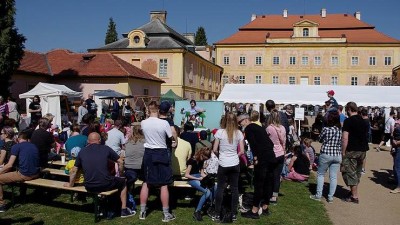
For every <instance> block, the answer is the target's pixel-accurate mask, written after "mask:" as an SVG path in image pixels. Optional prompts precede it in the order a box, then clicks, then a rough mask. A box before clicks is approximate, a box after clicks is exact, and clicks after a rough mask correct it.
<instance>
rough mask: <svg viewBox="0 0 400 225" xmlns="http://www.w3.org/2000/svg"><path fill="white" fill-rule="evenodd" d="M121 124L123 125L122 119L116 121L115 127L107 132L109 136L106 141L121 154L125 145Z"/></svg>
mask: <svg viewBox="0 0 400 225" xmlns="http://www.w3.org/2000/svg"><path fill="white" fill-rule="evenodd" d="M121 126H122V121H121V120H116V121H115V122H114V127H113V129H111V130H109V131H108V132H107V136H108V138H107V141H106V145H107V146H108V147H110V148H112V149H113V150H114V151H115V153H117V154H118V155H119V156H121V153H122V150H123V149H124V145H125V137H124V133H122V132H121V131H120V130H119V129H120V127H121Z"/></svg>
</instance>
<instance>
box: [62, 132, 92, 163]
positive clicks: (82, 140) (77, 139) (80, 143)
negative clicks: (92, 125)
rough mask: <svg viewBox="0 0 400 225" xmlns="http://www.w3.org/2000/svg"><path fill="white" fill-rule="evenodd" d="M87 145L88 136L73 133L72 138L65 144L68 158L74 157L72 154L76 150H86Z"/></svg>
mask: <svg viewBox="0 0 400 225" xmlns="http://www.w3.org/2000/svg"><path fill="white" fill-rule="evenodd" d="M86 144H87V136H86V135H83V134H80V133H79V132H76V131H74V132H72V133H71V136H70V137H69V138H68V140H67V142H65V151H66V152H67V153H68V156H70V157H71V156H72V155H71V152H72V149H74V148H80V149H82V148H84V147H85V146H86Z"/></svg>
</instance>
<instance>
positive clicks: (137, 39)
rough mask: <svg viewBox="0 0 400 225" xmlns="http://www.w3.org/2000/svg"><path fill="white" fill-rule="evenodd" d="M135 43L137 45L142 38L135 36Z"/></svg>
mask: <svg viewBox="0 0 400 225" xmlns="http://www.w3.org/2000/svg"><path fill="white" fill-rule="evenodd" d="M133 41H134V42H135V43H136V44H137V43H139V41H140V37H139V36H135V37H133Z"/></svg>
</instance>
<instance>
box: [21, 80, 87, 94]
mask: <svg viewBox="0 0 400 225" xmlns="http://www.w3.org/2000/svg"><path fill="white" fill-rule="evenodd" d="M35 95H39V96H40V97H49V96H61V95H62V96H67V97H81V96H82V92H76V91H73V90H71V89H69V88H68V87H66V86H65V85H60V84H49V83H42V82H39V83H38V84H37V85H36V86H35V87H34V88H32V90H30V91H28V92H26V93H23V94H20V95H19V98H33V96H35Z"/></svg>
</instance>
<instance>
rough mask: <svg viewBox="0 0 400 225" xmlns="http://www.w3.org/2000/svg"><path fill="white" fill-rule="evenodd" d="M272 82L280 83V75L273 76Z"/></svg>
mask: <svg viewBox="0 0 400 225" xmlns="http://www.w3.org/2000/svg"><path fill="white" fill-rule="evenodd" d="M272 83H273V84H279V77H278V76H273V77H272Z"/></svg>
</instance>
